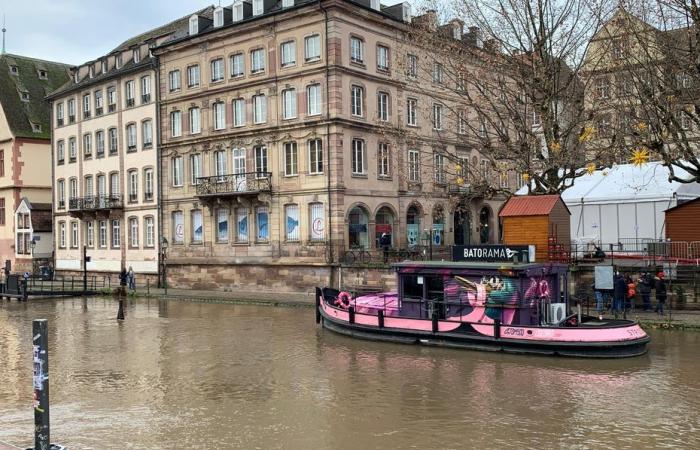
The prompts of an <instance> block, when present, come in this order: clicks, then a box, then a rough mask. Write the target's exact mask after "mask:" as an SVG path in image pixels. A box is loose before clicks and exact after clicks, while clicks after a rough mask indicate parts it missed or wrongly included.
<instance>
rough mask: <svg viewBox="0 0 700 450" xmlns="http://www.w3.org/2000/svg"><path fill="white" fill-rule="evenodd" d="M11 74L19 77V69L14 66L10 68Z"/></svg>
mask: <svg viewBox="0 0 700 450" xmlns="http://www.w3.org/2000/svg"><path fill="white" fill-rule="evenodd" d="M10 73H11V74H12V75H19V68H18V67H17V66H15V65H14V64H13V65H11V66H10Z"/></svg>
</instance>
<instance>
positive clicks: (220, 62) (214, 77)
mask: <svg viewBox="0 0 700 450" xmlns="http://www.w3.org/2000/svg"><path fill="white" fill-rule="evenodd" d="M223 80H224V59H223V58H217V59H215V60H213V61H212V62H211V82H212V83H216V82H217V81H223Z"/></svg>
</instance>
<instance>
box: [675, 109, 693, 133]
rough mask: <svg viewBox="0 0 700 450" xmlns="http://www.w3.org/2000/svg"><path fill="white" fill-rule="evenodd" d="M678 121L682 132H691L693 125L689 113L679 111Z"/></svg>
mask: <svg viewBox="0 0 700 450" xmlns="http://www.w3.org/2000/svg"><path fill="white" fill-rule="evenodd" d="M677 119H678V125H679V126H680V128H681V129H682V130H690V128H691V125H692V123H691V118H690V114H689V113H687V112H686V111H679V112H678V115H677Z"/></svg>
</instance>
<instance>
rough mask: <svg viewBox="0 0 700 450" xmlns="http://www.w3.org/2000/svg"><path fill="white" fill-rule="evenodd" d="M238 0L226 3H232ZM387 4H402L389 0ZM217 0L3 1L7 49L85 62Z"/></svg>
mask: <svg viewBox="0 0 700 450" xmlns="http://www.w3.org/2000/svg"><path fill="white" fill-rule="evenodd" d="M232 3H233V1H232V0H226V1H222V2H221V4H223V5H228V4H232ZM382 3H383V4H389V5H391V4H395V3H400V0H388V1H387V0H384V1H382ZM211 4H217V5H218V4H219V2H218V1H212V0H208V1H206V0H112V1H110V0H2V2H0V13H4V14H5V21H6V28H7V34H6V38H5V39H6V50H7V53H14V54H18V55H23V56H31V57H34V58H40V59H47V60H50V61H59V62H64V63H67V64H75V65H77V64H81V63H83V62H86V61H90V60H93V59H95V58H97V57H98V56H101V55H104V54H106V53H108V52H109V51H110V50H112V49H114V47H116V46H117V45H119V44H121V43H122V42H123V41H125V40H126V39H128V38H130V37H132V36H135V35H137V34H141V33H143V32H145V31H148V30H150V29H152V28H156V27H158V26H160V25H163V24H166V23H168V22H171V21H173V20H175V19H178V18H180V17H183V16H186V15H189V14H191V13H192V12H193V11H196V10H199V9H201V8H204V7H206V6H209V5H211Z"/></svg>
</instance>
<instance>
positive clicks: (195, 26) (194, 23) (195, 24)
mask: <svg viewBox="0 0 700 450" xmlns="http://www.w3.org/2000/svg"><path fill="white" fill-rule="evenodd" d="M197 33H199V17H197V16H192V17H190V36H194V35H195V34H197Z"/></svg>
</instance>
